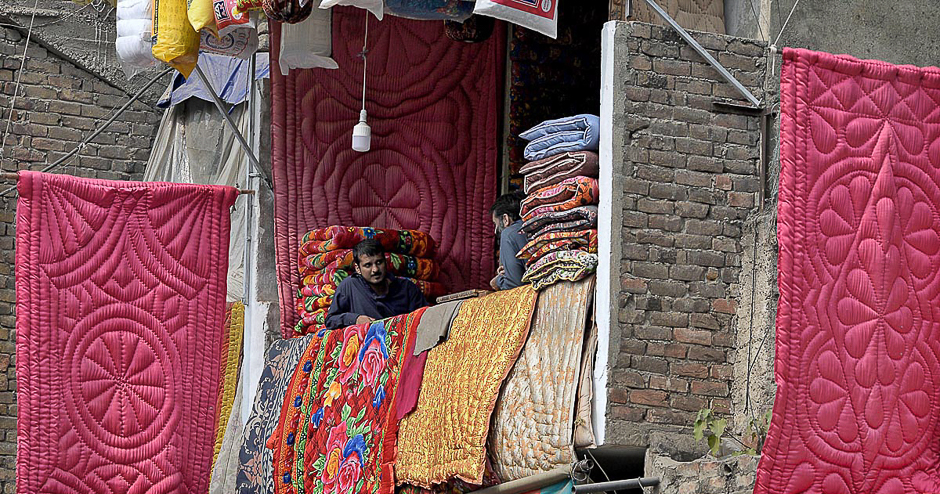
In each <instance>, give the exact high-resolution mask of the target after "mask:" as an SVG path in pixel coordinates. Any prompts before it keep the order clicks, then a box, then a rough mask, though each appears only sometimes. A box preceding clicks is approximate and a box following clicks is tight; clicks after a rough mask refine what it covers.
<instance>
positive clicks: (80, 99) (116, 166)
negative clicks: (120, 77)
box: [0, 26, 160, 494]
mask: <svg viewBox="0 0 940 494" xmlns="http://www.w3.org/2000/svg"><path fill="white" fill-rule="evenodd" d="M24 45H25V39H24V38H23V36H22V34H21V33H20V32H19V31H17V30H14V29H10V28H6V27H2V26H0V109H2V110H3V113H2V117H3V118H2V120H0V138H2V136H3V132H4V130H5V129H6V123H7V118H8V116H9V108H10V102H11V99H12V95H13V91H14V88H15V81H16V79H17V76H18V75H19V69H20V57H21V56H22V53H23V47H24ZM20 82H21V85H20V88H19V96H18V98H17V100H16V107H15V111H14V113H13V121H12V125H11V126H10V135H9V136H7V138H6V147H5V149H4V155H3V157H2V158H0V168H2V170H3V171H15V170H18V169H24V168H31V169H39V168H42V167H43V166H44V165H46V164H48V163H51V162H52V161H54V160H56V159H57V158H59V157H60V156H62V155H63V154H64V153H65V152H67V151H69V150H71V149H72V148H73V147H75V146H76V145H77V143H78V142H79V141H81V140H82V139H83V138H84V136H86V135H87V134H89V133H90V132H91V131H92V130H93V129H95V128H96V127H97V126H98V124H99V123H101V122H102V121H103V120H105V119H107V118H108V117H109V116H110V115H111V113H112V112H113V111H114V109H116V108H118V107H120V106H121V105H123V104H124V103H125V102H126V101H127V99H128V98H129V96H128V95H127V94H126V93H124V92H123V91H122V90H120V89H117V88H115V87H113V86H110V85H108V84H106V83H104V82H103V81H102V80H101V79H99V78H98V77H96V76H94V75H92V74H90V73H89V72H86V71H84V70H82V68H80V67H78V66H76V65H75V64H73V63H71V62H69V61H68V60H65V59H63V58H61V57H59V56H58V55H56V54H54V53H51V52H49V51H48V50H46V48H44V47H43V46H40V45H38V44H35V43H32V42H31V43H30V46H29V49H28V51H27V60H26V68H25V70H24V72H23V74H22V78H21V80H20ZM159 119H160V112H158V111H156V110H155V109H154V108H152V107H150V106H147V105H145V104H142V103H138V104H135V105H134V106H133V107H132V109H130V110H129V111H127V112H125V113H124V114H123V115H122V116H121V117H120V118H119V119H118V120H117V121H115V122H114V123H113V124H111V126H110V127H108V130H107V131H106V132H104V133H102V134H101V135H100V136H98V137H97V138H96V139H95V140H94V141H93V143H92V144H89V145H88V146H86V147H85V149H83V150H82V151H81V152H80V154H79V156H78V157H75V158H72V159H71V160H70V161H68V162H67V163H68V165H67V166H64V167H62V168H60V169H58V170H57V172H59V173H69V174H72V175H78V176H83V177H95V178H103V179H114V180H133V179H139V178H140V177H141V175H142V173H143V170H144V166H145V165H146V162H147V158H148V157H149V156H150V148H151V143H152V141H153V135H154V133H155V130H156V127H157V126H158V124H159ZM12 185H13V183H12V182H8V181H0V189H6V188H8V187H9V186H12ZM0 207H2V210H0V211H2V212H0V490H2V492H4V493H8V494H11V493H13V492H14V491H15V483H14V477H15V453H16V376H15V373H14V366H15V360H16V359H15V353H16V351H15V347H14V341H15V336H14V314H13V306H14V303H15V291H14V281H13V255H14V254H13V252H14V237H15V234H14V214H15V207H16V194H10V195H8V196H7V197H4V198H2V199H0Z"/></svg>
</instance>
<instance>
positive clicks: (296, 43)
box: [277, 9, 339, 75]
mask: <svg viewBox="0 0 940 494" xmlns="http://www.w3.org/2000/svg"><path fill="white" fill-rule="evenodd" d="M332 54H333V12H332V11H331V10H320V9H313V10H312V11H311V12H310V15H309V16H308V17H307V18H306V19H304V20H303V21H301V22H298V23H297V24H281V51H280V55H279V56H278V59H277V64H278V66H279V67H280V68H281V74H283V75H287V72H288V71H289V70H290V69H313V68H323V69H338V68H339V65H338V64H337V63H336V61H335V60H333V59H332V58H330V55H332Z"/></svg>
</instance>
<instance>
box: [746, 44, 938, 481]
mask: <svg viewBox="0 0 940 494" xmlns="http://www.w3.org/2000/svg"><path fill="white" fill-rule="evenodd" d="M784 58H785V65H784V73H783V90H782V94H783V99H782V101H783V103H782V108H783V120H782V129H783V131H782V138H781V142H782V144H781V161H782V172H781V194H780V197H781V200H780V209H779V211H780V213H779V220H778V228H779V235H778V237H779V239H780V245H781V251H780V259H779V269H780V291H781V298H780V306H779V308H778V316H777V338H778V353H777V381H778V394H777V398H776V402H775V404H774V417H773V420H772V423H771V428H770V432H769V434H768V438H767V442H766V445H765V448H764V455H763V458H762V460H761V463H760V466H759V468H758V478H757V485H756V488H755V493H757V494H765V493H769V494H777V493H781V494H782V493H790V492H840V493H867V492H878V493H889V492H890V493H898V494H904V493H915V492H917V493H920V492H933V491H936V490H937V489H938V488H940V476H938V475H937V472H936V467H935V465H936V464H937V462H938V460H940V446H937V437H936V435H935V432H934V431H935V430H936V428H937V425H938V423H940V389H938V384H940V383H938V377H940V376H938V375H937V373H938V372H940V358H938V356H940V350H937V349H936V346H935V345H934V344H933V343H932V342H933V341H935V339H936V337H937V333H936V332H937V328H938V327H940V326H938V325H940V315H938V314H937V311H936V309H935V307H936V306H937V305H938V303H940V279H938V276H937V274H938V270H940V186H938V184H940V169H938V166H937V165H938V162H940V154H938V153H937V152H936V151H937V150H940V119H938V117H940V104H938V101H940V71H938V70H936V69H917V68H914V67H897V66H893V65H890V64H886V63H882V62H870V61H859V60H855V59H853V58H851V57H846V56H833V55H829V54H823V53H814V52H809V51H805V50H787V51H786V52H785V56H784Z"/></svg>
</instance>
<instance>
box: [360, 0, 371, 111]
mask: <svg viewBox="0 0 940 494" xmlns="http://www.w3.org/2000/svg"><path fill="white" fill-rule="evenodd" d="M368 42H369V11H368V10H367V11H366V32H365V34H364V35H363V36H362V52H361V53H359V56H360V57H362V109H363V110H365V109H366V64H367V63H368V57H367V56H366V55H368V54H369V50H368V49H367V47H366V45H367V44H368Z"/></svg>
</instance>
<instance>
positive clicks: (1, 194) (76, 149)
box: [0, 68, 173, 197]
mask: <svg viewBox="0 0 940 494" xmlns="http://www.w3.org/2000/svg"><path fill="white" fill-rule="evenodd" d="M172 71H173V69H172V68H167V69H165V70H164V71H162V72H160V73H159V74H157V75H156V76H154V77H153V79H150V81H148V82H147V84H144V86H143V87H141V88H140V89H139V90H137V92H136V93H134V95H133V96H131V99H129V100H127V103H124V106H122V107H121V108H119V109H118V110H117V111H116V112H115V113H114V114H113V115H111V117H110V118H108V120H107V121H105V122H104V123H103V124H102V125H101V126H100V127H98V128H97V129H95V131H94V132H92V133H91V134H89V135H88V137H86V138H85V139H83V140H82V142H80V143H78V145H77V146H75V147H74V148H73V149H72V150H71V151H69V152H67V153H65V155H63V156H62V157H61V158H59V159H57V160H55V162H53V163H52V164H50V165H48V166H46V167H45V168H43V169H42V170H40V171H42V172H43V173H48V172H50V171H52V170H54V169H56V168H58V167H59V166H61V165H62V164H63V163H64V162H65V161H66V160H68V159H69V158H71V157H72V156H75V154H77V153H78V152H79V151H81V150H82V148H84V147H85V146H86V145H87V144H88V143H89V142H91V141H92V140H94V139H95V137H98V134H101V133H102V132H104V131H105V129H107V128H108V126H109V125H111V124H112V123H113V122H114V121H115V120H117V118H118V117H119V116H121V114H123V113H124V112H125V111H127V109H128V108H130V107H131V105H132V104H134V102H135V101H137V100H138V99H140V97H141V96H143V94H144V93H145V92H147V90H148V89H150V88H151V86H153V85H154V84H156V83H157V81H159V80H160V79H161V78H163V76H165V75H167V74H169V73H170V72H172ZM15 190H16V186H13V187H10V188H8V189H6V190H4V191H3V192H0V197H6V195H7V194H9V193H10V192H13V191H15Z"/></svg>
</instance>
